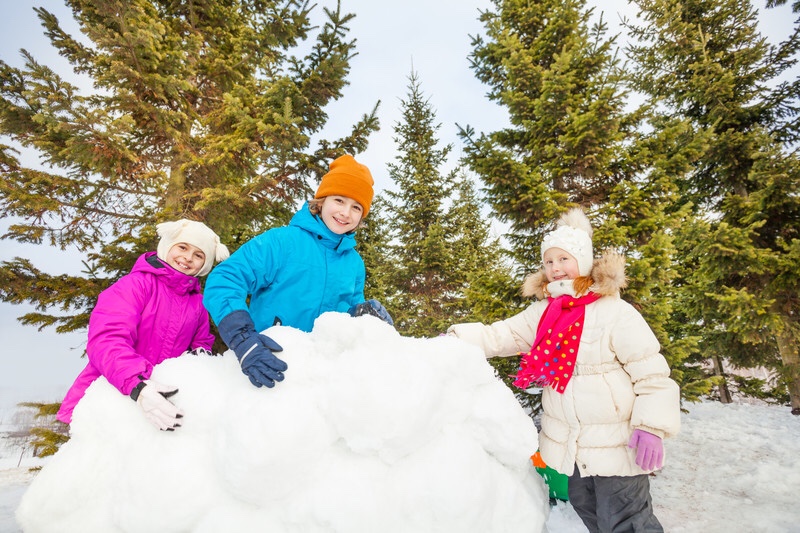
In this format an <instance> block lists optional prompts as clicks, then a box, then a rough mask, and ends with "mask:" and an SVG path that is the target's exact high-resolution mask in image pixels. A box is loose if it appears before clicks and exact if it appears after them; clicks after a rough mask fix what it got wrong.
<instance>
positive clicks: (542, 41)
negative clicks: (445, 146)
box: [462, 0, 709, 395]
mask: <svg viewBox="0 0 800 533" xmlns="http://www.w3.org/2000/svg"><path fill="white" fill-rule="evenodd" d="M494 4H495V8H496V9H495V11H494V12H485V13H483V14H482V16H481V20H482V21H483V22H484V24H485V27H486V38H483V37H475V38H473V45H474V52H473V54H472V61H473V68H474V70H475V72H476V75H477V77H478V78H479V79H480V80H481V81H483V82H485V83H487V84H488V85H489V86H490V88H491V89H490V93H489V97H490V98H491V99H493V100H495V101H497V102H498V103H500V104H501V105H503V106H504V107H505V108H506V109H507V110H508V113H509V118H510V123H511V126H510V127H509V128H506V129H504V130H501V131H497V132H493V133H489V134H481V135H480V136H476V134H475V132H474V131H472V130H471V128H469V127H467V128H464V129H463V130H462V137H463V138H464V139H465V141H466V142H467V147H466V150H467V158H466V160H467V162H468V163H469V165H470V167H471V168H472V169H473V170H475V171H476V172H477V173H478V174H479V175H480V177H481V178H482V180H483V181H484V182H485V184H486V190H487V194H488V198H489V201H490V203H491V205H492V206H493V207H494V208H495V209H496V210H497V212H498V213H499V216H500V218H501V219H502V220H504V221H507V222H509V223H510V226H511V232H512V233H511V236H510V241H511V243H512V246H513V257H514V259H515V260H516V261H517V265H516V266H517V268H518V269H519V270H520V271H524V270H534V269H536V268H538V267H539V266H540V265H541V257H540V246H541V242H542V237H543V235H544V234H545V233H546V232H547V231H550V230H551V229H552V226H551V223H552V221H554V220H555V219H556V218H557V217H558V215H559V214H560V213H561V212H562V211H564V210H566V209H567V208H568V207H571V206H573V205H580V206H582V207H583V208H584V210H585V211H587V214H589V216H590V218H591V219H592V222H593V225H594V226H595V227H596V231H595V236H594V239H593V241H594V247H595V250H596V251H597V252H598V253H600V252H601V251H602V250H603V249H605V248H613V249H616V250H618V251H620V252H622V253H624V254H625V256H626V257H627V274H628V278H629V280H630V282H629V287H628V289H627V290H626V291H625V292H624V293H623V297H624V298H625V299H626V300H628V301H630V302H631V303H633V304H634V305H635V306H636V307H637V308H638V309H640V310H641V311H642V314H643V315H644V317H645V319H646V320H647V321H648V323H649V324H650V326H651V327H652V328H653V330H654V331H655V333H656V335H657V336H658V338H659V340H660V342H661V344H662V348H663V351H664V355H665V356H666V357H667V359H668V361H669V362H670V365H671V366H672V368H673V377H675V379H676V380H677V381H678V382H679V383H680V384H681V386H682V387H685V390H690V391H692V392H691V394H692V395H695V394H697V393H698V391H703V390H707V389H708V386H709V384H708V382H707V381H701V382H696V381H695V378H696V377H697V376H695V375H693V374H684V373H683V371H682V365H683V362H684V361H685V359H686V358H687V357H688V356H689V355H690V353H691V347H692V346H693V343H694V341H695V339H692V338H688V339H681V338H675V337H673V336H671V335H670V327H669V322H670V317H671V316H672V305H673V294H672V291H671V286H672V281H673V279H674V278H675V276H676V272H677V269H676V268H675V266H676V265H675V244H674V237H673V235H674V228H675V227H676V226H678V225H679V224H680V223H681V221H682V218H683V217H685V211H682V210H680V209H677V208H675V207H674V200H675V197H676V194H677V188H676V187H675V185H674V184H673V183H672V182H671V180H670V175H669V173H668V171H669V169H670V167H674V166H675V165H677V164H679V161H677V160H674V159H668V158H662V159H658V158H654V157H653V153H652V149H653V148H655V147H657V145H656V144H655V143H654V141H653V140H651V139H648V138H647V137H644V136H641V135H639V134H638V127H639V125H640V124H641V120H642V118H643V117H644V116H645V115H644V114H643V112H642V111H636V112H630V113H629V112H627V111H626V110H625V100H626V86H625V81H626V78H625V76H624V72H623V71H622V69H621V68H620V65H619V61H618V60H617V57H616V52H615V49H614V48H615V42H616V38H615V37H611V38H608V37H607V36H606V32H607V27H606V25H605V23H604V22H603V20H602V17H601V18H600V20H599V22H598V23H596V24H595V25H593V26H591V27H590V25H589V21H590V17H591V16H592V13H593V11H592V10H587V9H585V2H583V1H577V0H569V1H566V2H560V1H555V0H534V1H527V0H526V1H522V0H495V2H494ZM661 142H662V143H668V139H662V141H661ZM701 379H702V378H701ZM686 380H689V381H688V382H686Z"/></svg>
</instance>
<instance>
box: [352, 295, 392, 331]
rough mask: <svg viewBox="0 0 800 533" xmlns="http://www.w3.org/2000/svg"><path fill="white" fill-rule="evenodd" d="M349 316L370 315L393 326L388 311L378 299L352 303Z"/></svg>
mask: <svg viewBox="0 0 800 533" xmlns="http://www.w3.org/2000/svg"><path fill="white" fill-rule="evenodd" d="M348 313H349V314H350V316H361V315H372V316H375V317H378V318H380V319H381V320H383V321H384V322H386V323H387V324H389V325H390V326H394V320H392V317H391V315H390V314H389V311H387V310H386V308H385V307H384V306H383V305H382V304H381V303H380V302H379V301H378V300H367V301H366V302H363V303H360V304H357V305H354V306H353V307H351V308H350V310H349V311H348Z"/></svg>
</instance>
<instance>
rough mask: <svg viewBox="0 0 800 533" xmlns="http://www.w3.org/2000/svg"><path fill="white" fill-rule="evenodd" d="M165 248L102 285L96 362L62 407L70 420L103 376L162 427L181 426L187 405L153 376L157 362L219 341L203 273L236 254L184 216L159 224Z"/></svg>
mask: <svg viewBox="0 0 800 533" xmlns="http://www.w3.org/2000/svg"><path fill="white" fill-rule="evenodd" d="M156 229H157V232H158V235H159V237H161V240H160V241H159V243H158V248H157V251H155V252H147V253H145V254H143V255H141V256H140V257H139V258H138V259H137V260H136V263H135V264H134V265H133V269H132V270H131V272H130V273H129V274H126V275H125V276H123V277H122V278H120V279H119V280H118V281H117V282H115V283H114V284H113V285H111V286H110V287H108V288H107V289H106V290H104V291H103V292H101V293H100V295H99V296H98V298H97V305H96V306H95V308H94V309H93V310H92V314H91V316H90V317H89V338H88V343H87V346H86V355H87V358H88V359H89V363H88V364H87V365H86V367H85V368H84V369H83V371H82V372H81V373H80V374H79V375H78V377H77V378H76V379H75V382H74V383H73V384H72V387H70V389H69V391H68V392H67V395H66V397H65V398H64V401H63V402H62V403H61V408H60V409H59V411H58V414H57V415H56V418H58V420H60V421H62V422H64V423H65V424H69V423H71V422H72V411H73V409H74V408H75V406H76V405H77V403H78V402H79V401H80V399H81V398H83V395H84V393H85V392H86V389H87V388H88V387H89V385H91V384H92V382H94V380H96V379H97V378H98V377H100V376H103V377H104V378H106V379H107V380H108V382H109V383H110V384H111V385H113V386H114V387H116V388H117V390H119V391H120V392H121V393H122V394H124V395H126V396H130V397H131V398H132V399H133V400H134V401H136V402H137V403H138V404H139V406H140V407H141V408H142V410H143V412H144V415H145V416H146V417H147V419H148V420H149V421H150V422H151V423H153V425H155V426H156V427H157V428H159V429H161V430H167V431H172V430H174V428H175V427H178V426H180V422H179V419H180V418H181V417H182V416H183V413H182V412H181V411H180V410H179V409H178V408H177V407H176V406H175V405H174V404H173V403H172V402H170V401H169V400H168V399H167V398H169V397H170V396H172V395H173V394H175V393H176V392H177V389H175V388H174V387H169V386H165V385H162V384H160V383H156V382H154V381H152V380H150V374H151V373H152V372H153V367H154V366H155V365H157V364H158V363H160V362H162V361H164V360H165V359H170V358H172V357H178V356H179V355H181V354H182V353H184V352H185V351H187V350H194V349H201V350H204V351H210V350H211V347H212V345H213V343H214V336H213V335H211V332H210V326H209V318H208V313H207V312H206V310H205V308H204V307H203V301H202V300H203V297H202V294H201V293H200V280H199V277H200V276H205V275H206V274H208V273H209V272H210V271H211V267H212V266H213V264H214V262H215V261H222V260H223V259H225V258H227V257H228V249H227V248H226V247H225V245H224V244H222V243H220V240H219V237H218V236H217V235H216V233H214V232H213V231H212V230H211V229H210V228H208V226H206V225H205V224H203V223H201V222H195V221H191V220H186V219H181V220H178V221H175V222H164V223H162V224H159V225H158V226H156Z"/></svg>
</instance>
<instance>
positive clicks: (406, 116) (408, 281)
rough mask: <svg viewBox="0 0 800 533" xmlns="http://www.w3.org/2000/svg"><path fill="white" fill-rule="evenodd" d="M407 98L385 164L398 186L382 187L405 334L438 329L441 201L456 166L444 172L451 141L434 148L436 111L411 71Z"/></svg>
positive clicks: (443, 259)
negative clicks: (393, 150)
mask: <svg viewBox="0 0 800 533" xmlns="http://www.w3.org/2000/svg"><path fill="white" fill-rule="evenodd" d="M409 80H410V82H409V86H408V99H406V100H401V111H402V119H401V121H400V122H398V123H397V124H396V125H395V128H394V131H395V137H394V141H395V143H396V144H397V149H398V151H399V155H398V156H397V157H396V162H395V163H390V164H389V165H388V170H389V176H390V177H391V179H392V181H393V182H394V185H395V187H396V190H388V191H387V192H386V194H387V198H388V200H389V209H388V213H387V216H388V218H389V219H390V220H391V221H392V236H393V240H392V246H391V257H392V261H393V262H394V264H395V273H394V274H395V279H394V280H393V286H394V289H395V294H396V296H395V298H394V299H393V300H392V308H391V309H390V311H392V312H393V313H394V314H393V316H394V319H395V325H396V326H397V328H398V330H400V331H402V332H403V333H404V334H407V335H417V336H424V335H435V334H437V333H439V332H441V331H442V330H441V328H442V327H443V326H444V323H443V321H444V319H445V318H446V316H447V315H446V312H445V308H446V307H447V303H448V301H450V300H451V299H452V298H453V296H452V295H450V294H448V290H447V288H448V287H447V283H448V281H447V274H448V272H449V271H450V268H449V267H450V263H451V258H450V257H449V254H448V250H447V235H446V230H445V223H444V214H443V207H444V202H445V200H446V199H447V198H448V197H449V196H450V192H451V188H452V185H451V182H452V181H453V179H454V172H451V173H450V174H448V175H442V174H441V171H440V168H441V167H442V166H443V165H444V164H445V163H446V162H447V156H448V154H449V153H450V151H451V150H452V145H447V146H445V147H443V148H441V149H440V148H438V147H437V145H438V142H439V141H438V139H437V137H436V131H437V130H438V128H439V125H438V124H436V123H435V120H436V114H435V112H434V111H433V110H432V108H431V105H430V103H429V102H428V101H426V100H425V99H424V96H423V94H422V91H421V89H420V84H419V79H418V78H417V75H416V73H414V72H412V73H411V76H410V77H409Z"/></svg>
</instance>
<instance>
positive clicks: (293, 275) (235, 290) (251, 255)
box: [203, 203, 365, 331]
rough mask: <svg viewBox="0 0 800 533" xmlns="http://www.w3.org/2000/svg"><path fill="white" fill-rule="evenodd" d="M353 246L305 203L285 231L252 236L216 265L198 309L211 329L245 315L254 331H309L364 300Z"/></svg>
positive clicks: (360, 263)
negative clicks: (205, 314)
mask: <svg viewBox="0 0 800 533" xmlns="http://www.w3.org/2000/svg"><path fill="white" fill-rule="evenodd" d="M355 245H356V239H355V236H354V235H353V234H352V233H349V234H345V235H337V234H336V233H334V232H332V231H331V230H330V229H328V227H327V226H326V225H325V223H324V222H323V221H322V219H321V218H320V217H319V216H315V215H312V214H311V211H309V209H308V204H307V203H306V204H305V205H304V206H303V208H302V209H300V210H299V211H298V212H297V213H295V215H294V216H293V217H292V220H291V222H289V225H288V226H283V227H279V228H273V229H270V230H268V231H266V232H264V233H262V234H261V235H258V236H257V237H254V238H253V239H251V240H250V241H248V242H246V243H245V244H244V245H242V247H241V248H239V249H238V250H236V252H234V253H233V254H231V256H230V257H229V258H228V259H226V260H225V261H223V262H221V263H220V264H218V265H217V266H216V267H215V268H214V270H212V271H211V274H209V276H208V280H207V281H206V285H205V289H204V290H203V304H204V305H205V306H206V309H208V312H209V313H210V314H211V318H212V319H213V320H214V322H215V323H217V324H219V323H220V321H221V320H222V319H223V318H225V317H226V316H228V315H229V314H230V313H232V312H233V311H239V310H247V311H249V312H250V316H251V317H252V318H253V322H254V323H255V326H256V331H263V330H265V329H267V328H269V327H270V326H273V325H275V324H276V323H280V324H283V325H284V326H292V327H295V328H298V329H301V330H303V331H311V328H312V327H313V326H314V320H315V319H316V318H317V317H318V316H319V315H321V314H322V313H324V312H326V311H341V312H347V311H348V310H349V309H350V308H351V307H352V306H353V305H355V304H359V303H361V302H363V301H364V277H365V270H364V261H363V260H362V259H361V256H360V255H358V252H357V251H356V250H355ZM248 297H249V298H250V305H249V308H248V304H247V298H248Z"/></svg>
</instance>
